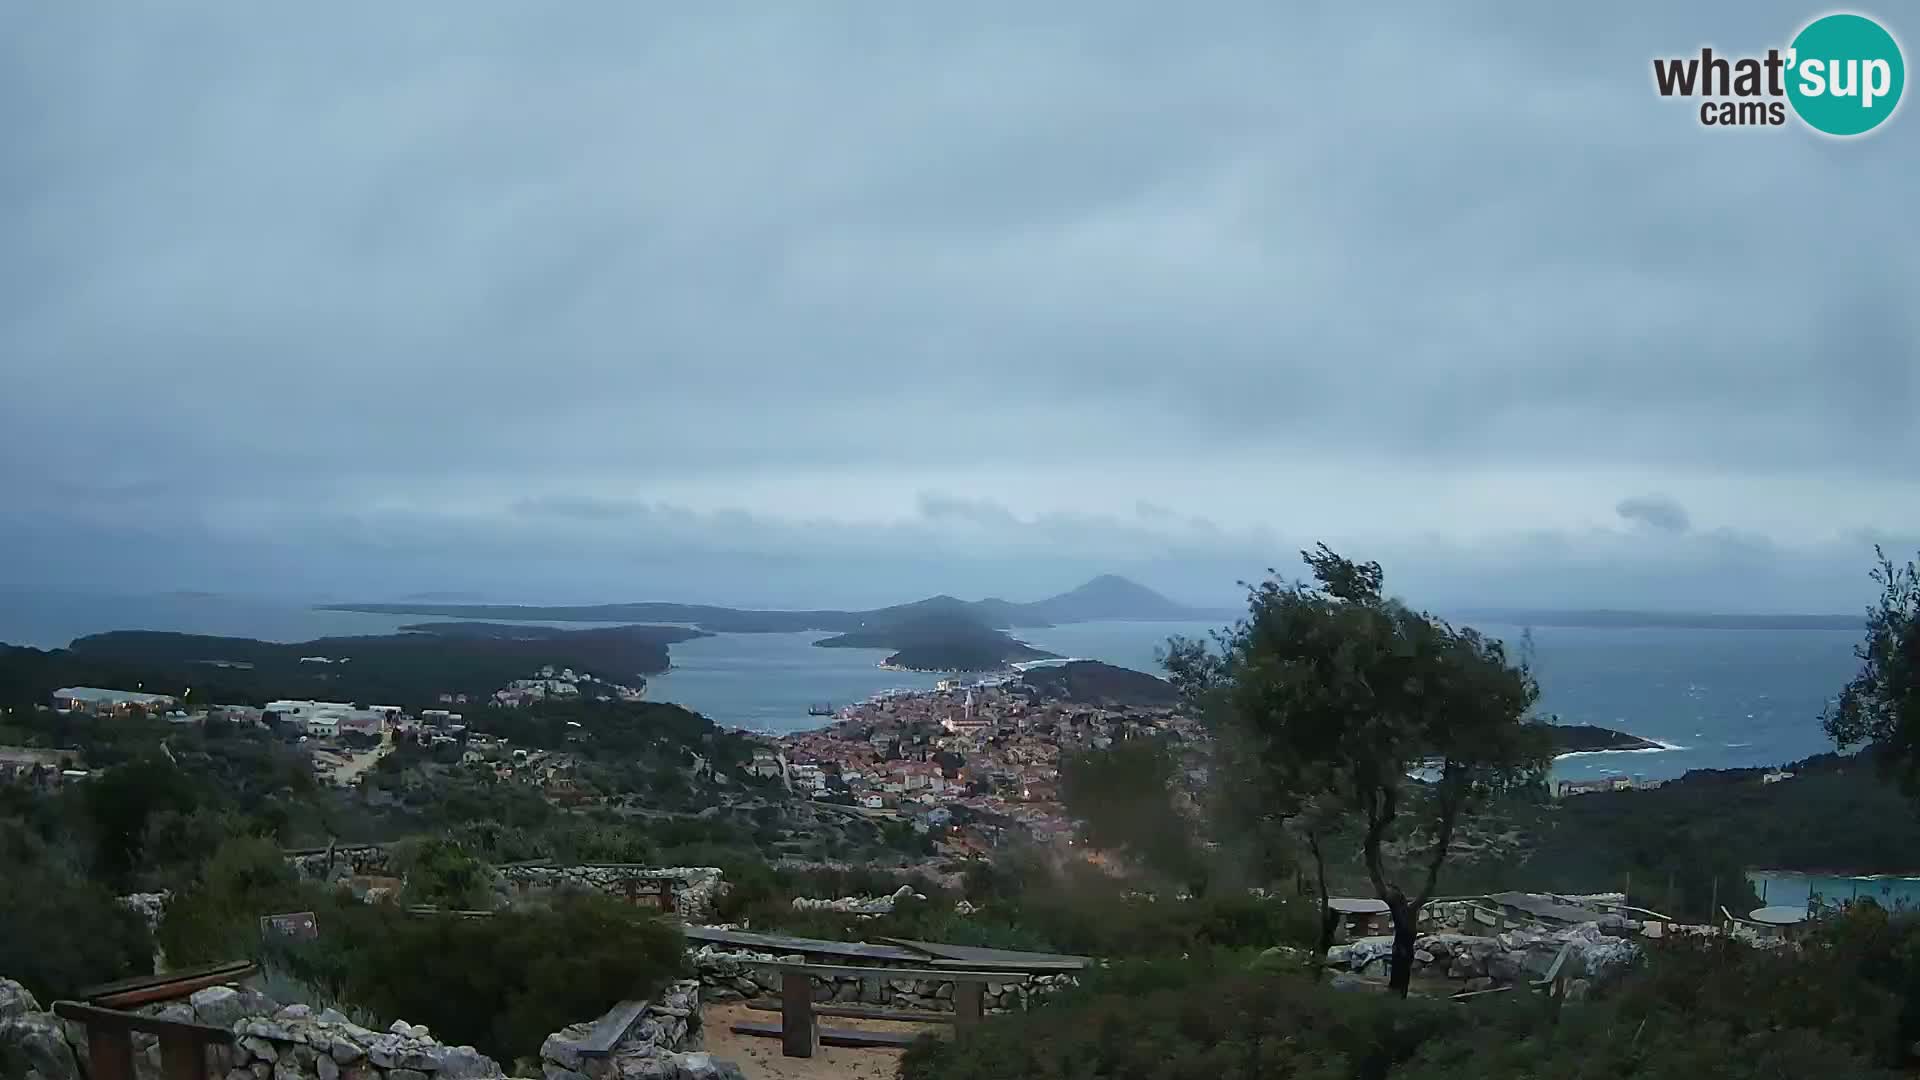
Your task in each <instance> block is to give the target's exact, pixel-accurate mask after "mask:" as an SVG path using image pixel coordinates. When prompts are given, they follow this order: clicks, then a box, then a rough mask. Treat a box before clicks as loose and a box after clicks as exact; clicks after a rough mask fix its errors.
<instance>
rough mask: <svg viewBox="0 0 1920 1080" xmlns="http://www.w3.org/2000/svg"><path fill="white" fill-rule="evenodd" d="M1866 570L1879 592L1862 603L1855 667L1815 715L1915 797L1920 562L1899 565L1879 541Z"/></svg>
mask: <svg viewBox="0 0 1920 1080" xmlns="http://www.w3.org/2000/svg"><path fill="white" fill-rule="evenodd" d="M1873 554H1874V557H1875V558H1876V559H1877V560H1878V562H1879V565H1877V566H1875V567H1874V568H1873V570H1872V571H1871V576H1872V578H1873V580H1874V581H1875V582H1876V583H1878V584H1879V585H1880V590H1881V592H1880V599H1879V601H1878V602H1876V603H1875V604H1874V606H1872V607H1870V608H1868V609H1867V636H1866V638H1865V639H1864V640H1863V641H1861V643H1860V644H1859V645H1857V646H1855V647H1854V650H1853V654H1854V655H1855V656H1857V657H1859V658H1860V673H1859V674H1858V675H1855V676H1854V677H1853V681H1851V682H1849V683H1848V684H1847V685H1846V687H1845V688H1844V689H1842V690H1841V691H1840V697H1839V699H1838V700H1837V701H1835V702H1834V704H1833V705H1832V706H1831V707H1830V708H1828V709H1827V711H1826V713H1825V715H1823V716H1822V717H1821V718H1820V722H1821V726H1822V727H1824V728H1825V729H1826V732H1827V735H1828V736H1829V737H1830V738H1832V739H1833V741H1834V743H1835V744H1837V745H1838V746H1839V748H1840V749H1842V750H1847V749H1851V748H1853V747H1855V746H1862V745H1865V746H1867V747H1870V748H1871V749H1873V750H1874V751H1877V756H1878V757H1879V759H1880V763H1881V765H1882V766H1883V767H1885V768H1886V769H1888V770H1889V771H1890V772H1892V773H1893V774H1894V775H1896V776H1897V777H1898V778H1899V780H1900V786H1901V789H1902V790H1904V791H1905V792H1906V793H1907V794H1908V795H1912V796H1916V797H1920V632H1916V631H1920V567H1916V566H1915V565H1914V564H1913V563H1911V562H1909V563H1908V564H1907V565H1906V566H1904V567H1896V566H1894V565H1893V560H1891V559H1889V558H1887V555H1886V552H1884V551H1882V550H1880V548H1879V547H1877V546H1876V547H1875V548H1874V549H1873Z"/></svg>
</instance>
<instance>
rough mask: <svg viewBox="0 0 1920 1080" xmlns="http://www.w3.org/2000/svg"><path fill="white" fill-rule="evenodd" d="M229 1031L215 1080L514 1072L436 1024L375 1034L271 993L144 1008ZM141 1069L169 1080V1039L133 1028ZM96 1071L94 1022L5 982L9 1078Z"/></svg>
mask: <svg viewBox="0 0 1920 1080" xmlns="http://www.w3.org/2000/svg"><path fill="white" fill-rule="evenodd" d="M138 1011H139V1012H143V1013H146V1014H148V1015H151V1016H156V1017H162V1018H165V1019H168V1020H180V1021H185V1022H188V1023H198V1024H206V1025H209V1026H212V1027H220V1028H226V1029H228V1030H230V1031H232V1032H233V1033H234V1034H235V1035H236V1036H238V1038H237V1039H236V1040H235V1041H234V1043H233V1044H232V1045H230V1046H216V1047H213V1048H211V1049H210V1050H209V1051H208V1067H207V1071H206V1076H207V1077H208V1080H498V1078H502V1077H505V1076H506V1074H505V1073H503V1072H501V1071H500V1066H499V1064H498V1063H497V1062H495V1061H494V1060H493V1059H492V1058H490V1057H487V1056H486V1055H485V1054H482V1053H480V1052H479V1051H477V1050H475V1049H474V1048H473V1047H471V1046H446V1045H444V1044H442V1043H439V1042H436V1041H434V1039H433V1038H432V1036H431V1035H430V1034H429V1033H428V1031H427V1029H426V1028H423V1027H419V1026H417V1025H409V1024H407V1023H406V1022H405V1021H395V1023H394V1025H393V1027H392V1028H390V1029H388V1030H387V1031H372V1030H369V1029H367V1028H363V1027H361V1026H359V1025H358V1024H355V1023H353V1022H352V1021H350V1020H348V1019H347V1018H346V1017H345V1016H343V1015H341V1014H339V1013H337V1012H334V1011H332V1010H330V1009H329V1010H327V1011H325V1012H322V1013H318V1014H316V1013H314V1011H313V1010H312V1009H310V1008H308V1007H307V1006H305V1005H289V1006H287V1007H285V1008H281V1007H279V1006H278V1005H277V1004H276V1003H275V1002H274V1001H272V1000H271V999H269V998H268V997H266V996H265V995H263V994H260V993H258V992H256V991H252V990H237V989H234V988H232V987H227V986H216V987H209V988H208V989H205V990H201V991H198V992H197V993H195V994H194V995H193V996H192V997H191V998H188V999H187V1000H184V1001H171V1002H167V1003H165V1004H161V1005H152V1006H146V1007H144V1008H141V1009H140V1010H138ZM132 1039H133V1063H134V1073H135V1075H136V1077H138V1078H139V1080H159V1078H160V1076H161V1075H162V1074H161V1064H160V1046H159V1041H158V1040H157V1039H156V1038H155V1037H154V1036H152V1035H148V1034H143V1033H140V1032H135V1033H134V1034H133V1037H132ZM91 1073H92V1069H91V1065H90V1062H89V1061H88V1058H87V1031H86V1028H85V1026H84V1025H81V1024H77V1023H74V1022H71V1021H65V1020H61V1019H59V1018H57V1017H55V1016H54V1015H53V1014H52V1013H50V1012H41V1011H40V1006H39V1004H38V1003H37V1002H36V1001H35V1000H34V998H33V995H32V994H30V993H28V992H27V991H26V989H25V988H24V987H22V986H21V985H20V984H19V983H16V982H13V981H12V980H9V979H0V1076H5V1077H7V1078H8V1080H15V1078H22V1077H24V1078H27V1080H80V1078H81V1077H83V1076H87V1075H90V1074H91Z"/></svg>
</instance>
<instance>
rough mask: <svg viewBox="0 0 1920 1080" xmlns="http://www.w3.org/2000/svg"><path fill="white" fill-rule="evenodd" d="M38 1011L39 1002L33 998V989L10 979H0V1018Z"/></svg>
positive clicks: (7, 1018)
mask: <svg viewBox="0 0 1920 1080" xmlns="http://www.w3.org/2000/svg"><path fill="white" fill-rule="evenodd" d="M39 1011H40V1002H39V1001H37V1000H35V999H34V996H33V991H31V990H28V989H27V988H26V987H24V986H22V985H20V984H19V983H17V982H14V981H13V980H12V979H0V1020H11V1019H13V1018H14V1017H16V1016H25V1015H27V1014H28V1013H37V1012H39Z"/></svg>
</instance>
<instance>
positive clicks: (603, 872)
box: [496, 864, 726, 922]
mask: <svg viewBox="0 0 1920 1080" xmlns="http://www.w3.org/2000/svg"><path fill="white" fill-rule="evenodd" d="M496 873H497V874H498V875H499V878H500V880H501V881H502V882H504V883H505V885H506V886H507V888H508V889H509V890H510V891H511V892H517V893H525V892H529V891H536V890H537V891H546V890H557V889H592V890H594V891H596V892H603V893H607V894H608V895H610V896H621V897H624V896H626V895H628V894H629V893H630V892H631V891H632V890H633V889H635V888H637V887H641V886H652V885H654V883H656V882H660V881H670V882H672V883H673V914H674V915H675V916H676V917H679V918H682V919H685V920H686V921H688V922H705V921H706V920H707V919H709V918H711V917H712V915H713V905H714V901H716V900H718V899H719V897H720V894H721V892H722V891H723V890H724V889H725V888H726V882H725V881H724V879H723V878H722V877H721V874H720V869H719V868H718V867H714V866H673V867H649V866H626V865H616V864H602V865H584V866H525V865H513V864H509V865H507V866H502V867H500V868H499V869H498V870H497V871H496ZM654 887H657V886H654Z"/></svg>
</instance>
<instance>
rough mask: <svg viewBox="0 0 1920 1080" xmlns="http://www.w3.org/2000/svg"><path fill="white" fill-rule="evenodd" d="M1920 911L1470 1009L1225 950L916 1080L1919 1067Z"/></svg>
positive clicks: (1007, 1032) (911, 1072)
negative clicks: (1339, 986) (1315, 978)
mask: <svg viewBox="0 0 1920 1080" xmlns="http://www.w3.org/2000/svg"><path fill="white" fill-rule="evenodd" d="M1917 990H1920V923H1915V922H1914V921H1912V920H1904V919H1900V920H1890V919H1888V918H1887V917H1886V916H1885V914H1884V913H1881V912H1879V911H1877V910H1862V911H1859V912H1856V913H1855V914H1854V915H1852V916H1850V917H1849V918H1847V919H1845V920H1842V921H1840V922H1839V923H1837V924H1835V925H1833V926H1831V927H1829V928H1827V929H1826V930H1824V931H1823V932H1822V934H1821V936H1820V937H1819V938H1818V939H1817V940H1816V941H1815V942H1814V943H1813V944H1812V945H1811V946H1810V947H1809V948H1808V949H1806V950H1805V951H1802V952H1797V953H1796V952H1791V951H1761V950H1750V949H1747V948H1745V947H1743V946H1737V945H1725V944H1703V943H1700V942H1693V941H1681V942H1673V943H1669V944H1666V945H1664V946H1662V947H1659V948H1656V949H1655V950H1654V951H1653V952H1652V954H1651V955H1650V957H1649V959H1648V961H1647V962H1646V963H1644V964H1643V965H1642V966H1641V967H1639V968H1638V969H1636V970H1634V971H1632V972H1630V973H1629V974H1627V975H1626V976H1625V977H1624V978H1623V980H1622V981H1621V983H1620V985H1618V986H1616V987H1614V988H1612V990H1611V991H1610V992H1609V993H1607V994H1606V995H1605V996H1604V997H1603V998H1601V999H1598V1000H1589V1001H1586V1002H1583V1003H1580V1004H1578V1005H1571V1004H1570V1005H1568V1006H1566V1007H1565V1008H1562V1009H1559V1010H1554V1009H1552V1008H1549V1007H1548V1003H1546V1002H1545V1001H1543V1000H1541V999H1539V998H1537V997H1531V996H1527V995H1500V996H1496V997H1493V998H1488V999H1482V1000H1478V1001H1475V1002H1473V1003H1472V1004H1471V1005H1458V1004H1453V1003H1449V1002H1440V1001H1431V1000H1418V999H1415V1000H1409V1001H1405V1002H1401V1001H1395V1000H1392V999H1390V998H1387V997H1382V996H1379V995H1374V994H1366V993H1343V992H1339V991H1335V990H1330V989H1328V988H1326V987H1325V986H1322V985H1316V984H1314V983H1312V982H1310V981H1309V980H1308V979H1306V978H1305V977H1303V976H1300V975H1289V974H1262V973H1259V972H1257V971H1254V970H1248V968H1247V966H1246V965H1245V963H1244V961H1242V960H1240V959H1239V958H1237V957H1233V956H1230V955H1223V954H1218V953H1215V954H1208V955H1205V956H1201V957H1199V958H1197V959H1193V960H1187V961H1166V962H1161V963H1155V964H1125V965H1118V966H1116V967H1115V968H1113V969H1112V970H1110V971H1108V972H1104V973H1102V974H1101V975H1100V976H1098V977H1096V978H1093V979H1090V980H1088V982H1087V984H1086V985H1085V986H1083V987H1082V988H1081V989H1080V990H1079V991H1077V992H1075V993H1073V994H1071V995H1067V996H1063V997H1062V998H1060V999H1058V1000H1055V1001H1053V1002H1050V1003H1048V1004H1045V1005H1043V1006H1041V1007H1038V1008H1036V1009H1034V1010H1032V1011H1030V1012H1028V1013H1025V1014H1021V1015H1015V1016H1010V1017H1007V1018H1004V1019H998V1020H995V1021H993V1022H992V1023H989V1024H987V1025H985V1026H983V1027H981V1028H979V1029H977V1030H976V1031H974V1032H971V1033H967V1034H962V1035H959V1036H958V1037H956V1038H955V1039H953V1040H933V1039H927V1040H923V1041H922V1042H921V1043H920V1044H918V1045H916V1046H915V1047H914V1048H913V1049H912V1050H910V1051H909V1052H908V1054H907V1056H906V1059H905V1061H904V1062H903V1063H902V1068H901V1076H902V1077H903V1080H989V1078H992V1080H1001V1078H1005V1077H1014V1076H1018V1077H1042V1078H1065V1077H1106V1078H1115V1080H1122V1078H1136V1077H1137V1078H1142V1080H1144V1078H1148V1077H1151V1078H1155V1080H1162V1078H1165V1080H1183V1078H1193V1080H1201V1078H1206V1080H1213V1078H1216V1077H1218V1078H1247V1080H1251V1078H1254V1077H1260V1078H1269V1077H1301V1078H1307V1077H1311V1078H1315V1080H1334V1078H1353V1080H1362V1078H1364V1080H1388V1078H1391V1080H1442V1078H1448V1080H1455V1078H1457V1080H1479V1078H1485V1077H1644V1078H1660V1080H1685V1078H1692V1077H1701V1076H1714V1077H1732V1078H1749V1077H1750V1078H1755V1080H1758V1078H1762V1077H1767V1078H1773V1077H1787V1076H1801V1075H1820V1076H1824V1077H1833V1078H1849V1080H1852V1078H1866V1077H1886V1078H1892V1077H1895V1076H1900V1075H1904V1073H1903V1072H1902V1070H1904V1069H1908V1068H1910V1067H1911V1066H1912V1065H1913V1063H1914V1058H1913V1055H1912V1045H1913V1040H1914V1038H1915V1036H1916V1035H1920V1024H1917V1023H1916V1019H1917V1018H1920V1014H1916V1013H1915V1012H1914V1010H1913V1009H1912V1008H1911V1006H1910V1005H1908V1004H1907V1003H1908V1002H1910V1001H1912V1000H1913V999H1914V995H1915V992H1916V991H1917Z"/></svg>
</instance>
